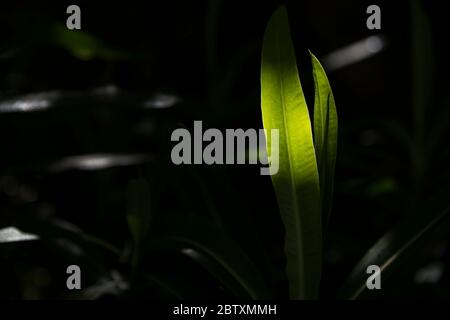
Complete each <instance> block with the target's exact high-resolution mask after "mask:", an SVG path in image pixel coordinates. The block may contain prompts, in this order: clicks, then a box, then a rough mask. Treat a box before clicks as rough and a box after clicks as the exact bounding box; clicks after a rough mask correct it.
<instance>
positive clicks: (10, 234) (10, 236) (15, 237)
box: [0, 227, 39, 243]
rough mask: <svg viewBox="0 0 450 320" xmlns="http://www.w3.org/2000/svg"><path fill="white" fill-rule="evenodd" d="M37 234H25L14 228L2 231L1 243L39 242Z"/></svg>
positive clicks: (0, 230)
mask: <svg viewBox="0 0 450 320" xmlns="http://www.w3.org/2000/svg"><path fill="white" fill-rule="evenodd" d="M37 239H39V237H38V236H37V235H35V234H30V233H25V232H22V231H20V230H19V229H17V228H14V227H8V228H4V229H0V243H4V242H18V241H30V240H37Z"/></svg>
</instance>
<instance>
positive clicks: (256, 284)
mask: <svg viewBox="0 0 450 320" xmlns="http://www.w3.org/2000/svg"><path fill="white" fill-rule="evenodd" d="M158 231H159V232H161V233H162V235H160V236H158V237H157V238H155V239H153V240H152V241H151V242H149V245H148V248H149V249H150V250H151V251H169V252H170V251H173V252H179V253H182V254H184V255H186V256H188V257H190V258H191V259H192V260H194V261H196V262H197V263H198V264H199V265H200V266H202V267H203V268H204V269H206V270H207V271H208V272H209V273H210V274H211V275H213V276H214V277H215V278H217V279H218V280H219V281H220V282H221V283H222V285H223V286H225V287H227V288H228V289H229V290H230V291H232V292H233V293H234V294H235V295H236V297H238V298H242V299H267V298H270V293H269V290H268V288H267V286H266V283H265V281H264V280H263V277H262V275H261V273H260V271H259V269H258V268H257V267H256V266H255V264H254V263H253V261H252V260H250V259H249V257H248V256H247V254H246V253H245V252H244V251H243V250H242V249H241V247H240V246H239V245H238V244H237V243H236V242H235V241H234V239H232V238H231V237H230V236H229V235H228V233H226V232H225V231H224V230H223V229H222V228H220V227H219V226H218V225H217V224H215V223H213V222H212V221H210V220H209V219H207V218H203V217H197V216H193V215H186V214H183V215H176V216H173V215H167V216H166V217H165V221H164V223H163V224H161V225H160V227H159V230H158Z"/></svg>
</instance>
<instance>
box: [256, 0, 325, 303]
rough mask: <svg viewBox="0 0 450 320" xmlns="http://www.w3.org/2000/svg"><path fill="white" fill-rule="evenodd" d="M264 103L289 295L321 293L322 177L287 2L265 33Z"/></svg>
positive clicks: (299, 296) (262, 96)
mask: <svg viewBox="0 0 450 320" xmlns="http://www.w3.org/2000/svg"><path fill="white" fill-rule="evenodd" d="M261 107H262V114H263V124H264V128H265V129H266V130H267V131H268V132H270V130H272V129H278V130H279V138H280V139H279V162H280V163H279V166H278V167H279V171H278V173H277V174H275V175H272V182H273V185H274V188H275V193H276V196H277V200H278V205H279V207H280V213H281V217H282V220H283V223H284V226H285V252H286V258H287V267H286V270H287V276H288V279H289V286H290V288H289V295H290V297H291V298H292V299H313V298H317V296H318V288H319V283H320V276H321V263H322V261H321V255H322V235H321V209H320V189H319V176H318V171H317V163H316V157H315V150H314V145H313V138H312V130H311V122H310V118H309V113H308V108H307V105H306V101H305V98H304V95H303V90H302V87H301V83H300V79H299V76H298V72H297V63H296V59H295V53H294V48H293V45H292V42H291V37H290V31H289V22H288V17H287V12H286V9H285V7H284V6H282V7H280V8H279V9H278V10H277V11H276V12H275V13H274V14H273V15H272V18H271V19H270V21H269V23H268V26H267V29H266V32H265V34H264V43H263V53H262V63H261ZM271 146H272V141H271V134H270V133H269V134H267V153H268V155H269V159H270V161H271V165H272V164H273V161H276V159H273V158H272V155H271V154H270V153H271V150H272V149H271Z"/></svg>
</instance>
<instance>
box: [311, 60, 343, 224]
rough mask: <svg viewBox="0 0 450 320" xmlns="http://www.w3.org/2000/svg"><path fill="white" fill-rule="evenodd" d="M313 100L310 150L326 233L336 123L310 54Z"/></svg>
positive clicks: (316, 63)
mask: <svg viewBox="0 0 450 320" xmlns="http://www.w3.org/2000/svg"><path fill="white" fill-rule="evenodd" d="M310 55H311V61H312V67H313V76H314V87H315V98H314V146H315V148H316V155H317V167H318V169H319V177H320V196H321V203H322V225H323V230H324V231H325V230H326V226H327V224H328V220H329V217H330V212H331V202H332V199H333V187H334V168H335V165H336V151H337V130H338V119H337V113H336V105H335V103H334V97H333V92H332V91H331V87H330V83H329V82H328V78H327V75H326V73H325V70H324V69H323V68H322V65H321V64H320V62H319V60H318V59H317V58H316V57H315V56H314V55H313V54H312V53H311V52H310Z"/></svg>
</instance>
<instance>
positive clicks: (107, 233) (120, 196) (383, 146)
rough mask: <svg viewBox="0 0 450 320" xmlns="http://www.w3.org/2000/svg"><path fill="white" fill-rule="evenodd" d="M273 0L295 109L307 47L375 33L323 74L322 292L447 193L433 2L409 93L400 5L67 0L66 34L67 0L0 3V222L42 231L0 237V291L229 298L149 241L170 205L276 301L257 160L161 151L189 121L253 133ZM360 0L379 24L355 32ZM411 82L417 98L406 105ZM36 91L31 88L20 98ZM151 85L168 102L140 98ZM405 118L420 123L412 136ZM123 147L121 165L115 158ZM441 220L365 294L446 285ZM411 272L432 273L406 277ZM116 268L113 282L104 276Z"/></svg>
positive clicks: (443, 70) (278, 260) (406, 6)
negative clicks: (42, 103) (421, 72)
mask: <svg viewBox="0 0 450 320" xmlns="http://www.w3.org/2000/svg"><path fill="white" fill-rule="evenodd" d="M284 3H287V8H288V13H289V18H290V24H291V33H292V37H293V42H294V45H295V48H296V53H297V60H298V66H299V72H300V77H301V80H302V84H303V87H304V89H305V94H306V98H307V101H308V104H309V105H310V106H312V104H313V86H312V77H311V72H310V71H311V67H310V63H309V60H308V54H307V49H310V50H311V51H312V52H313V53H315V54H316V56H318V57H319V59H321V57H324V56H325V55H326V54H328V53H330V52H332V51H334V50H336V49H339V48H341V47H344V46H346V45H349V44H351V43H353V42H356V41H359V40H361V39H363V38H366V37H368V36H371V35H378V34H379V35H382V36H383V37H385V39H386V40H387V47H386V48H385V50H383V51H382V52H380V53H379V54H377V55H375V56H373V57H371V58H369V59H367V60H364V61H361V62H358V63H355V64H352V65H349V66H347V67H345V68H342V69H339V70H336V71H330V72H328V76H329V79H330V82H331V85H332V88H333V92H334V96H335V100H336V105H337V110H338V115H339V146H338V160H337V168H336V190H335V196H334V203H333V212H332V215H331V221H330V227H329V230H328V235H327V241H326V243H325V260H324V262H325V265H324V273H323V283H322V290H321V297H322V298H326V299H334V298H335V297H336V294H337V292H338V291H339V288H340V286H341V285H342V283H343V282H344V280H345V278H346V277H347V276H348V274H349V273H350V271H351V270H352V268H353V266H354V265H355V264H356V262H357V261H358V260H359V259H360V258H361V257H362V256H363V255H364V253H365V252H366V251H367V250H368V248H370V246H371V245H372V244H373V243H374V242H375V241H376V240H377V239H378V238H379V237H381V236H382V235H383V234H385V232H386V231H388V230H389V229H390V228H391V227H392V226H394V225H395V224H396V223H397V222H398V221H400V220H402V219H405V218H406V219H407V218H408V216H413V215H420V214H424V213H423V212H426V211H427V210H431V209H429V208H431V206H429V205H427V204H428V202H427V201H428V199H429V198H430V197H431V196H435V195H436V194H438V193H439V194H442V195H443V196H442V199H443V201H444V202H445V201H447V200H448V199H447V198H448V197H447V196H446V195H447V194H448V192H447V190H449V189H446V185H447V182H448V181H449V179H450V170H449V169H448V160H449V151H450V148H449V146H448V144H447V143H446V138H448V130H447V127H448V126H447V125H448V122H449V120H450V113H449V102H450V100H449V98H450V97H449V92H448V90H447V87H448V80H447V73H448V72H449V62H448V56H449V49H448V46H447V41H446V39H447V38H448V31H449V30H448V26H447V21H446V16H445V12H446V11H445V10H444V7H445V6H444V4H442V2H433V1H426V3H425V1H423V5H424V10H425V12H426V14H427V16H428V17H429V19H430V21H431V30H432V33H431V36H432V37H431V39H430V42H431V45H429V44H428V43H425V44H424V46H426V47H427V48H431V49H432V59H430V60H427V61H426V63H425V65H426V66H429V68H427V69H428V70H429V71H430V78H429V79H428V78H425V77H424V78H423V79H420V80H422V82H423V85H422V86H420V88H419V89H417V90H413V80H414V79H415V78H416V77H417V74H415V73H414V70H415V68H416V65H415V64H417V61H414V60H413V59H412V50H411V44H412V41H413V37H414V33H413V31H412V30H414V29H413V25H412V22H411V10H410V2H409V1H390V2H387V1H386V2H380V1H376V2H373V3H372V1H371V2H368V1H325V0H324V1H317V0H314V1H312V0H305V1H287V2H283V1H258V2H254V1H246V2H244V1H212V0H211V1H198V2H195V3H194V2H188V1H148V2H146V4H144V3H143V2H142V3H141V2H130V1H127V2H117V3H112V2H96V3H92V1H91V2H89V1H80V2H77V3H76V4H78V5H79V6H80V7H81V25H82V26H81V31H82V32H81V33H82V36H81V37H79V36H74V34H75V33H77V34H80V32H79V31H67V30H66V29H65V22H66V18H67V16H68V15H67V14H66V8H67V6H68V5H70V4H75V3H69V2H58V3H57V2H55V3H54V4H51V3H50V2H39V3H29V2H26V1H17V2H14V4H12V3H8V4H2V7H1V10H0V98H1V102H0V150H1V151H0V154H1V157H0V228H3V227H7V226H11V225H13V226H18V227H20V228H21V229H22V230H26V231H29V232H33V233H36V234H39V235H40V236H41V240H39V241H31V242H24V243H15V244H0V297H1V298H8V299H11V298H12V299H18V298H23V299H43V298H68V297H71V298H73V297H76V298H88V297H91V296H87V295H86V291H87V289H88V288H91V289H92V288H94V289H96V290H97V291H95V292H100V293H98V294H97V295H95V297H100V298H115V299H117V298H142V297H145V298H167V297H170V298H173V297H177V298H207V299H218V298H224V297H236V296H237V297H241V296H240V295H239V293H236V292H234V291H233V290H232V289H230V287H229V286H227V284H226V280H224V278H221V277H220V276H218V274H217V273H214V272H210V271H211V269H209V268H208V267H205V266H204V265H202V262H201V261H200V263H199V260H197V259H192V257H189V256H188V255H186V254H182V252H183V251H182V249H186V248H187V247H186V248H184V247H183V248H180V247H177V248H176V249H174V248H166V247H165V246H163V245H161V246H159V244H158V241H157V239H158V238H159V237H163V236H164V235H165V234H168V233H171V232H174V233H177V232H178V231H177V230H178V228H181V229H182V228H183V221H185V220H184V219H186V217H194V218H193V219H194V220H197V219H198V220H200V222H199V223H198V224H196V225H195V226H193V227H192V229H190V232H192V233H194V234H195V235H198V234H201V235H202V237H205V238H206V239H209V238H211V241H212V242H211V243H214V245H213V247H214V246H216V247H217V248H218V250H219V248H222V247H223V248H228V249H227V250H231V251H232V249H231V247H229V245H228V242H226V241H225V240H224V241H222V238H221V237H220V236H219V234H217V233H215V231H214V230H215V228H218V229H220V230H222V231H224V232H225V233H226V234H227V235H228V236H229V238H231V239H233V243H234V244H235V245H236V247H238V248H240V249H239V250H242V251H243V252H244V253H245V255H246V256H248V257H249V259H250V260H251V261H252V263H253V264H254V267H255V268H256V270H258V272H259V273H260V277H261V278H262V279H263V281H264V282H265V283H266V284H267V286H268V288H269V291H270V293H271V296H272V297H275V298H287V280H286V279H285V276H284V273H283V270H284V264H285V262H284V255H283V227H282V224H281V219H280V217H279V213H278V208H277V204H276V200H275V196H274V192H273V189H272V185H271V181H270V179H269V178H268V177H267V176H260V175H259V167H258V166H251V165H245V166H206V165H202V166H200V165H195V166H175V165H173V164H172V163H171V161H170V150H171V148H172V146H173V143H172V142H171V141H170V133H171V132H172V130H173V129H175V128H178V127H187V128H190V127H192V124H193V120H203V124H204V126H205V127H215V128H221V129H224V128H262V123H261V112H260V97H259V95H260V86H259V76H260V74H259V68H260V53H261V45H262V39H263V34H264V29H265V27H266V24H267V21H268V19H269V18H270V15H271V14H272V12H273V11H274V10H275V9H276V8H277V7H278V6H279V5H280V4H284ZM370 4H378V5H379V6H380V7H381V10H382V29H381V30H377V31H373V30H368V29H367V28H366V19H367V16H368V15H367V14H366V8H367V6H368V5H370ZM86 34H89V35H88V36H87V37H84V36H83V35H86ZM426 87H430V91H429V92H428V91H427V90H426ZM421 90H423V91H425V93H424V94H425V96H426V103H425V104H424V106H423V108H422V110H424V111H423V114H420V113H419V114H418V113H417V111H415V109H414V103H415V101H416V102H417V99H418V98H417V96H418V95H420V94H421V93H420V92H419V91H421ZM36 93H41V96H38V97H37V96H31V97H30V96H28V97H25V96H24V95H27V94H36ZM161 95H165V97H170V99H172V100H173V101H176V103H175V104H174V105H173V106H170V107H166V108H155V107H148V101H153V102H154V101H156V100H158V99H161ZM52 97H56V98H54V99H53V98H52ZM24 99H29V100H26V101H30V100H31V101H34V102H35V103H36V100H39V99H41V100H46V99H50V101H51V103H50V107H49V108H47V109H45V110H36V111H20V112H19V111H14V112H11V111H8V110H9V109H8V108H7V107H8V106H14V105H15V106H17V105H18V103H19V102H20V101H22V102H23V101H24ZM52 99H53V100H52ZM14 103H16V104H14ZM146 103H147V106H146ZM2 108H3V109H2ZM5 110H6V111H5ZM417 118H420V119H422V120H423V122H424V133H420V132H417V127H416V126H415V125H414V123H415V120H414V119H417ZM421 138H422V141H423V142H422V143H421V144H420V143H417V144H415V143H416V142H417V141H421V140H420V139H421ZM124 154H125V155H128V157H129V159H131V163H127V165H123V163H121V162H120V161H118V162H117V161H116V162H114V161H115V160H117V159H116V158H115V157H116V156H117V155H124ZM79 155H88V156H89V155H90V156H91V157H92V156H95V155H97V156H98V155H107V156H103V157H104V158H106V159H109V161H110V162H109V163H110V165H108V166H107V168H98V169H92V168H91V169H92V170H86V167H80V163H79V161H78V160H79V159H78V160H73V159H72V160H73V161H71V162H69V164H67V157H71V156H79ZM111 159H112V160H111ZM77 161H78V162H77ZM136 178H141V179H142V178H145V179H146V180H147V181H148V184H149V186H150V192H149V198H150V199H151V201H150V202H151V205H150V207H151V217H152V218H151V224H150V229H149V232H148V234H147V235H146V241H145V245H144V247H145V248H144V249H142V252H141V258H140V263H139V265H138V266H137V267H133V266H132V263H130V252H131V251H130V250H132V249H131V248H132V244H131V243H132V240H131V234H130V230H129V227H128V225H127V220H126V213H127V200H126V197H127V187H128V186H129V183H130V181H131V180H132V179H136ZM449 202H450V200H449ZM68 223H70V224H71V225H72V227H71V228H72V229H71V228H69V229H71V230H72V231H73V226H76V227H77V228H80V230H83V232H84V233H83V235H85V234H89V235H92V236H94V237H96V238H99V239H103V240H104V241H105V242H107V243H110V244H111V245H113V246H115V247H117V248H119V249H120V254H119V255H118V256H116V255H114V254H113V253H111V252H110V251H108V250H104V249H103V248H102V246H98V245H96V244H95V243H93V242H92V241H86V238H85V237H84V236H83V237H81V236H80V234H81V232H80V231H73V232H72V231H71V232H68V231H67V230H68V228H67V224H68ZM178 225H180V226H178ZM61 226H64V227H63V228H61ZM181 229H180V230H181ZM77 230H78V229H77ZM184 231H185V230H182V231H180V232H181V233H183V232H184ZM447 231H448V226H442V227H440V228H439V229H438V230H437V231H436V232H434V233H433V234H432V236H431V237H429V239H427V240H428V241H427V242H426V243H424V244H423V245H421V246H420V247H418V249H417V251H416V252H415V255H414V257H412V258H411V259H409V260H408V261H407V263H405V264H404V266H403V267H402V268H401V269H399V270H397V271H396V272H395V273H394V274H392V276H391V277H389V278H388V279H386V280H384V279H383V289H382V290H381V292H379V293H376V294H373V295H372V296H371V297H372V298H381V299H389V298H424V299H430V298H431V299H432V298H440V299H446V298H448V297H449V295H450V291H449V273H448V271H449V248H448V236H447ZM153 240H154V241H155V244H152V243H153V242H152V241H153ZM216 242H217V243H216ZM147 246H148V247H147ZM70 264H77V265H79V266H80V267H81V269H82V271H83V288H84V290H82V291H79V292H76V293H74V292H70V291H68V290H67V289H66V287H65V281H66V277H67V275H66V273H65V268H66V267H67V266H68V265H70ZM423 270H432V271H433V270H434V271H435V273H436V272H437V273H438V274H439V275H440V276H438V277H437V278H436V279H435V280H432V281H431V280H426V281H421V280H420V279H419V280H418V276H417V274H418V272H419V273H420V272H421V271H422V272H423ZM436 270H438V271H436ZM118 275H120V278H121V279H122V280H123V282H126V283H127V284H128V286H127V287H126V288H125V287H120V286H119V287H117V285H116V283H115V282H114V278H117V277H118ZM419 278H420V277H419ZM105 284H106V285H105ZM108 284H111V286H112V287H113V289H108V288H109V287H108ZM105 287H107V288H106V289H105ZM168 288H169V289H168ZM89 292H92V290H91V291H89Z"/></svg>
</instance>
